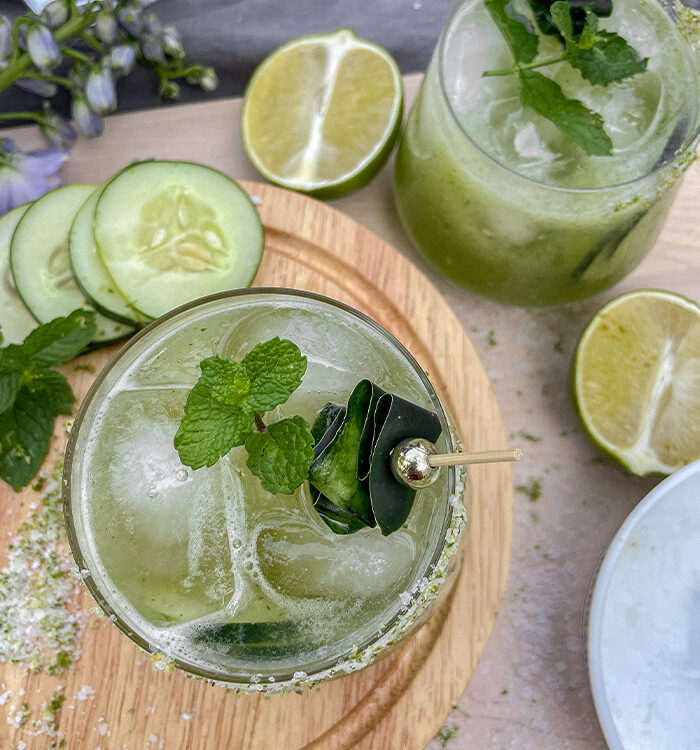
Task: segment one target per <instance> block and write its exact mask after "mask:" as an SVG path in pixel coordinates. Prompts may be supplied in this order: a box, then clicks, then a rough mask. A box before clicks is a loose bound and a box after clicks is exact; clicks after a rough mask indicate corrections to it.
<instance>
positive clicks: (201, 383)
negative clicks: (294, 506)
mask: <svg viewBox="0 0 700 750" xmlns="http://www.w3.org/2000/svg"><path fill="white" fill-rule="evenodd" d="M306 363H307V362H306V357H304V356H302V354H301V352H300V351H299V347H298V346H297V345H296V344H294V343H292V342H291V341H287V340H286V339H280V338H279V337H275V338H274V339H270V340H269V341H266V342H264V343H262V344H258V345H257V346H255V347H254V348H253V349H252V350H251V351H250V352H249V353H248V354H247V355H246V356H245V357H244V358H243V360H242V361H241V362H234V361H233V360H227V359H222V358H220V357H209V358H208V359H205V360H202V362H201V363H200V368H201V370H202V375H201V376H200V378H199V380H198V381H197V383H196V385H195V386H194V388H193V389H192V390H191V391H190V393H189V395H188V397H187V402H186V404H185V416H184V418H183V420H182V422H181V424H180V427H179V429H178V431H177V434H176V435H175V448H176V449H177V451H178V453H179V454H180V460H181V461H182V463H183V464H186V465H187V466H190V467H191V468H193V469H199V468H200V467H202V466H213V465H214V464H215V463H216V462H217V461H218V460H219V458H221V456H224V455H226V454H227V453H228V452H229V451H230V450H231V449H232V448H235V447H237V446H239V445H244V444H246V443H247V439H248V438H249V437H250V436H251V435H252V434H253V431H254V429H256V427H255V425H256V424H257V426H258V429H259V430H260V427H261V425H262V427H263V428H264V427H265V425H264V423H263V422H262V417H263V415H264V414H265V412H267V411H269V410H270V409H274V408H275V407H276V406H279V405H280V404H283V403H284V402H285V401H286V400H287V399H288V398H289V397H290V396H291V395H292V393H294V391H295V390H296V389H297V388H298V387H299V385H300V384H301V379H302V377H303V375H304V373H305V372H306ZM294 419H299V420H301V417H298V418H294ZM289 421H293V420H283V421H282V422H280V423H278V424H283V423H284V422H289ZM301 421H302V422H303V420H301ZM294 425H295V427H298V426H299V423H298V422H294ZM304 425H305V429H306V431H307V432H308V425H306V423H305V422H304ZM285 429H287V430H289V429H290V428H289V425H287V427H286V428H277V427H275V425H269V426H268V427H267V429H264V430H262V431H260V434H261V435H262V436H264V435H265V434H266V433H267V432H270V431H271V434H270V435H268V436H267V437H264V438H263V439H262V442H260V443H258V442H257V441H252V442H251V445H253V446H255V449H256V460H254V461H252V465H250V464H249V465H250V468H251V471H252V472H253V473H254V474H256V475H257V476H259V477H260V478H261V479H263V480H264V481H263V486H265V487H266V488H267V486H270V487H272V486H278V487H285V488H287V489H279V490H277V491H279V492H285V493H287V494H289V493H291V492H294V490H295V489H296V488H297V487H298V486H299V485H300V484H301V483H302V482H303V481H304V479H305V478H306V473H304V476H303V477H302V478H301V479H300V480H299V481H297V482H296V484H295V485H294V486H293V487H292V481H291V477H296V476H297V475H298V474H299V472H298V471H292V469H291V468H289V467H287V466H286V462H287V461H289V462H290V467H291V464H293V463H294V461H295V459H294V458H292V457H291V456H292V454H294V451H292V452H291V453H290V454H289V455H287V453H285V452H284V451H280V450H279V449H277V450H272V449H271V445H272V446H274V445H275V437H276V436H279V435H283V434H285ZM292 429H294V428H292ZM288 434H289V436H290V437H292V432H291V431H289V432H288ZM295 434H296V433H295ZM294 439H295V440H297V439H300V438H299V436H298V434H296V437H295V438H294ZM308 442H309V446H311V445H313V439H312V438H311V434H310V433H309V437H308ZM265 446H266V447H265ZM249 452H250V451H249ZM273 455H274V456H275V458H271V456H273ZM306 455H307V456H308V452H307V454H306ZM312 460H313V450H311V456H310V458H309V461H308V463H307V465H306V469H305V470H306V471H308V467H309V464H310V463H311V461H312ZM254 467H255V468H254ZM276 470H279V476H277V478H275V477H273V473H274V471H276ZM290 487H291V489H289V488H290ZM270 491H271V492H272V491H273V490H270Z"/></svg>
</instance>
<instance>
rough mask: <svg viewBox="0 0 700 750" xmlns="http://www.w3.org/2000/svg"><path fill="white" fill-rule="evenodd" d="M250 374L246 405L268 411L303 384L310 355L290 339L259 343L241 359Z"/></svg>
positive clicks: (256, 409)
mask: <svg viewBox="0 0 700 750" xmlns="http://www.w3.org/2000/svg"><path fill="white" fill-rule="evenodd" d="M241 364H242V365H243V367H244V368H245V371H246V373H247V374H248V377H249V378H250V395H249V397H248V398H247V399H246V407H247V408H249V409H251V410H252V411H255V412H258V413H260V412H266V411H270V409H274V408H275V407H276V406H279V405H280V404H283V403H284V402H285V401H286V400H287V399H288V398H289V397H290V396H291V395H292V393H294V391H295V390H296V389H297V388H298V387H299V386H300V385H301V379H302V377H303V376H304V373H305V372H306V364H307V360H306V357H303V356H302V354H301V352H300V351H299V347H298V346H297V345H296V344H294V343H293V342H291V341H288V340H287V339H280V338H279V336H275V338H274V339H270V340H269V341H266V342H265V343H264V344H258V345H257V346H255V347H254V348H253V349H252V350H251V351H250V352H249V353H248V354H247V355H246V356H245V358H244V359H243V362H242V363H241Z"/></svg>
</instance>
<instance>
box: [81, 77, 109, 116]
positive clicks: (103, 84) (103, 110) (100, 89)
mask: <svg viewBox="0 0 700 750" xmlns="http://www.w3.org/2000/svg"><path fill="white" fill-rule="evenodd" d="M85 96H86V97H87V101H88V104H89V105H90V109H91V110H92V111H93V112H95V113H96V114H98V115H104V114H107V112H113V111H114V110H115V109H116V108H117V90H116V88H115V86H114V75H113V74H112V69H111V68H110V67H109V66H108V65H103V66H102V68H100V69H99V70H92V71H90V74H89V75H88V77H87V81H86V83H85Z"/></svg>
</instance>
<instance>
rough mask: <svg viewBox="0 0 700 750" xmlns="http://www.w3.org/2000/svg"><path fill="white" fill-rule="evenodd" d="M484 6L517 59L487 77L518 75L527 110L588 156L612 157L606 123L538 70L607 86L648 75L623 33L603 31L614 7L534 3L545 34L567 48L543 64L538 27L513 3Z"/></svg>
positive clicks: (560, 0) (488, 1) (496, 0)
mask: <svg viewBox="0 0 700 750" xmlns="http://www.w3.org/2000/svg"><path fill="white" fill-rule="evenodd" d="M485 5H486V8H487V10H488V12H489V14H490V15H491V18H492V19H493V21H494V23H495V24H496V26H498V28H499V30H500V31H501V33H502V34H503V37H504V39H505V40H506V42H507V44H508V47H509V48H510V50H511V53H512V54H513V58H514V60H513V66H512V67H511V68H504V69H501V70H488V71H486V72H485V73H484V74H483V75H484V76H502V75H517V76H518V79H519V80H520V86H521V89H520V100H521V103H522V105H523V107H530V108H532V109H534V110H535V112H537V113H538V114H540V115H542V116H543V117H546V118H547V119H548V120H550V121H551V122H553V123H554V124H555V125H556V126H557V127H558V128H559V130H561V131H562V133H564V134H565V135H566V136H567V137H568V138H570V139H571V140H573V141H574V142H575V143H577V144H578V145H579V146H580V147H581V148H582V149H583V150H584V151H585V152H586V153H588V154H591V155H595V156H610V155H611V154H612V141H611V139H610V137H609V136H608V134H607V133H606V132H605V128H604V122H603V118H602V117H601V116H600V115H599V114H598V113H597V112H592V111H591V110H590V109H588V108H587V107H586V106H585V105H584V104H583V103H582V102H580V101H579V100H578V99H570V98H569V97H567V96H566V95H565V94H564V92H563V91H562V89H561V86H559V84H558V83H556V82H555V81H553V80H552V79H551V78H548V77H547V76H545V75H542V74H541V73H537V72H535V71H534V68H543V67H546V66H549V65H554V64H555V63H562V62H565V63H569V64H570V65H571V66H573V67H574V68H576V69H577V70H578V71H579V72H580V73H581V75H582V76H583V77H584V78H585V79H586V80H587V81H589V82H590V83H591V84H593V85H594V86H607V85H608V84H610V83H614V82H615V81H621V80H623V79H624V78H629V77H630V76H633V75H636V74H637V73H642V72H643V71H645V70H646V68H647V62H648V60H647V58H641V57H640V56H639V53H638V52H637V51H636V50H635V49H634V48H633V47H632V46H631V45H630V44H629V43H628V42H627V41H626V40H625V39H624V38H623V37H621V36H620V35H619V34H616V33H614V32H609V31H604V30H602V29H598V18H599V17H601V16H609V15H610V13H611V12H612V3H611V2H609V0H595V1H594V2H590V3H581V2H579V1H578V0H569V2H564V0H557V2H554V3H550V2H547V1H546V0H545V1H544V2H542V1H541V0H531V7H532V11H533V14H534V17H535V20H536V22H537V25H538V27H539V28H540V30H541V31H542V32H543V33H544V34H549V35H554V36H556V37H557V38H558V39H559V40H560V42H561V43H562V46H563V48H564V49H563V52H562V53H561V54H560V55H557V56H555V57H550V58H546V59H543V60H537V59H536V56H537V49H538V45H539V38H538V36H537V34H536V33H535V32H534V29H533V25H532V23H531V22H530V20H529V19H528V18H527V17H525V16H524V15H522V14H521V13H518V12H517V11H515V9H514V0H485Z"/></svg>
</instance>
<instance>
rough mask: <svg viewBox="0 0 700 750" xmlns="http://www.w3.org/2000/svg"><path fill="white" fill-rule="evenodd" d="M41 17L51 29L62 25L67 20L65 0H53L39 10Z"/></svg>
mask: <svg viewBox="0 0 700 750" xmlns="http://www.w3.org/2000/svg"><path fill="white" fill-rule="evenodd" d="M41 18H42V20H43V21H45V22H46V24H47V25H48V26H50V27H51V28H52V29H57V28H58V27H59V26H63V24H64V23H65V22H66V21H67V20H68V4H67V3H66V2H65V0H53V2H51V3H49V4H48V5H47V6H46V7H45V8H44V10H42V11H41Z"/></svg>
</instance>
